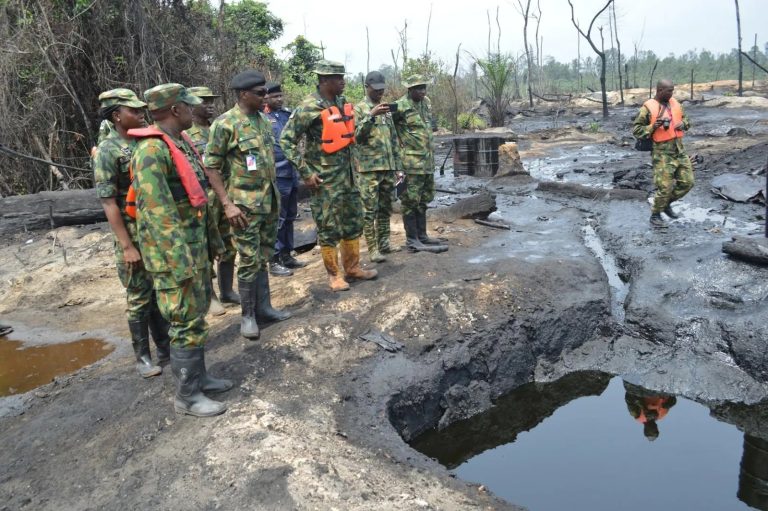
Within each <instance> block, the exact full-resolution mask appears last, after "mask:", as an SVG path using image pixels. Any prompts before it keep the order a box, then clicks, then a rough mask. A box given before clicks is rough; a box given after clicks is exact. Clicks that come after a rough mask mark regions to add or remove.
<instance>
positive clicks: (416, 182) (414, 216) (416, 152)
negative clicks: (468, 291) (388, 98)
mask: <svg viewBox="0 0 768 511" xmlns="http://www.w3.org/2000/svg"><path fill="white" fill-rule="evenodd" d="M405 85H406V87H408V92H407V93H406V94H405V95H404V96H403V97H401V98H400V99H398V100H397V111H395V112H392V120H393V121H394V124H395V129H396V130H397V136H398V138H399V139H400V146H401V150H400V159H401V160H402V164H403V170H405V174H406V186H407V187H406V190H405V194H404V195H402V196H401V197H400V204H401V206H402V207H401V210H402V214H403V225H404V226H405V238H406V246H407V247H408V250H410V251H411V252H431V253H439V252H445V251H446V250H448V247H447V246H446V245H443V244H442V243H441V242H440V240H438V239H435V238H430V237H429V236H427V204H429V203H430V202H432V200H433V199H434V198H435V152H434V148H433V140H432V104H431V102H430V101H429V98H428V97H427V81H426V80H425V79H424V77H422V76H420V75H413V76H410V77H408V78H407V80H406V83H405Z"/></svg>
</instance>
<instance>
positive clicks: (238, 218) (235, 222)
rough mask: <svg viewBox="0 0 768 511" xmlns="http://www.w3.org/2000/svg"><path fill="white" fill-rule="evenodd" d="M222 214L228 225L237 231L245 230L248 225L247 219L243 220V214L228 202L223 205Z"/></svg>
mask: <svg viewBox="0 0 768 511" xmlns="http://www.w3.org/2000/svg"><path fill="white" fill-rule="evenodd" d="M224 214H225V215H226V217H227V221H228V222H229V225H231V226H232V227H235V228H238V229H245V227H246V226H247V225H248V219H247V218H245V213H243V212H242V211H240V208H238V207H237V206H235V205H234V204H233V203H231V202H229V203H227V204H225V205H224Z"/></svg>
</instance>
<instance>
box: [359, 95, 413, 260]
mask: <svg viewBox="0 0 768 511" xmlns="http://www.w3.org/2000/svg"><path fill="white" fill-rule="evenodd" d="M375 106H376V105H374V104H373V101H371V99H370V98H369V97H366V98H365V100H364V101H362V102H360V103H358V104H357V105H356V106H355V142H356V144H355V146H354V148H355V163H356V168H357V172H358V174H357V187H358V189H359V190H360V196H361V198H362V202H363V234H364V235H365V241H366V242H367V243H368V250H369V252H370V251H371V250H376V249H378V250H382V249H384V250H386V249H388V248H389V217H390V215H392V192H393V190H394V188H395V171H396V170H398V169H401V168H402V164H401V163H400V154H399V150H398V148H399V145H400V143H399V141H398V138H397V133H396V131H395V126H394V124H393V122H392V114H390V113H386V114H382V115H377V116H371V115H370V112H371V109H372V108H373V107H375Z"/></svg>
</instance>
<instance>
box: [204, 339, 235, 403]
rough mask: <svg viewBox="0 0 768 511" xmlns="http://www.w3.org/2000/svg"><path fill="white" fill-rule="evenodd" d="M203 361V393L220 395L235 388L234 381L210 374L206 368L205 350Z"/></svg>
mask: <svg viewBox="0 0 768 511" xmlns="http://www.w3.org/2000/svg"><path fill="white" fill-rule="evenodd" d="M202 360H203V362H202V366H201V368H202V377H201V378H200V389H201V390H202V391H203V392H207V393H209V394H219V393H221V392H226V391H228V390H230V389H231V388H232V387H234V383H232V380H227V379H224V378H215V377H213V376H211V375H210V374H208V368H206V367H205V350H203V355H202Z"/></svg>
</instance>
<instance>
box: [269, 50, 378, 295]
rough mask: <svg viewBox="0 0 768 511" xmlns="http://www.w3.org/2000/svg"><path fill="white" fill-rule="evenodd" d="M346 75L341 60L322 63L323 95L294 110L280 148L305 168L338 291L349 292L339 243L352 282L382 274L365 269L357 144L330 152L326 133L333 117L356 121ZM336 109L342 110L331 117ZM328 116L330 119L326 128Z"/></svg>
mask: <svg viewBox="0 0 768 511" xmlns="http://www.w3.org/2000/svg"><path fill="white" fill-rule="evenodd" d="M344 72H345V71H344V65H343V64H340V63H338V62H332V61H328V60H321V61H320V62H318V64H317V67H316V68H315V73H316V74H317V75H318V82H319V85H318V87H317V92H316V93H314V94H312V95H310V96H308V97H307V98H306V99H304V101H302V103H301V104H300V105H299V107H298V108H296V109H295V110H294V111H293V114H292V115H291V118H290V119H289V120H288V124H286V126H285V128H284V129H283V134H282V136H281V137H280V146H281V147H282V148H283V152H284V153H285V156H286V158H288V160H289V161H290V162H291V164H293V166H294V167H296V168H297V169H298V170H299V173H300V174H301V177H302V178H303V179H304V182H305V183H306V185H307V187H309V189H310V190H311V191H312V198H311V199H310V207H311V209H312V216H313V218H314V219H315V223H316V224H317V238H318V242H319V244H320V250H321V253H322V256H323V263H324V264H325V269H326V271H327V272H328V277H329V283H330V286H331V290H333V291H344V290H347V289H349V284H348V283H347V281H346V280H345V279H344V277H343V276H342V275H341V273H340V271H339V262H338V253H337V248H336V247H337V245H340V247H341V257H342V264H343V266H344V272H345V274H346V276H347V277H348V278H356V279H372V278H375V277H376V275H377V272H376V270H364V269H362V268H361V267H360V234H362V230H363V229H362V204H361V202H360V192H359V191H358V189H357V186H355V175H354V170H353V162H352V146H351V145H346V146H345V147H341V148H333V149H331V148H327V149H324V145H325V144H326V143H325V142H324V138H323V132H324V129H326V130H327V129H328V125H327V122H333V121H332V119H331V117H333V118H335V119H337V120H338V121H339V122H344V123H345V126H346V122H347V121H349V120H351V119H348V118H347V117H346V116H344V115H342V114H343V112H344V110H345V106H344V105H345V103H346V101H345V99H344V97H343V96H341V94H342V92H344V85H345V83H344ZM333 110H338V112H337V113H336V114H332V115H329V112H331V111H333ZM351 113H352V112H350V114H351ZM324 117H325V118H326V119H327V120H328V121H327V122H326V125H325V127H324V122H323V118H324ZM352 131H354V128H353V129H352ZM304 136H306V143H305V148H304V153H303V154H301V152H300V150H299V141H300V140H301V138H302V137H304ZM347 136H348V137H351V136H353V134H352V133H350V134H347ZM334 142H338V140H335V141H334ZM347 143H348V141H347ZM339 145H341V144H339ZM328 151H331V152H328Z"/></svg>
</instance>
